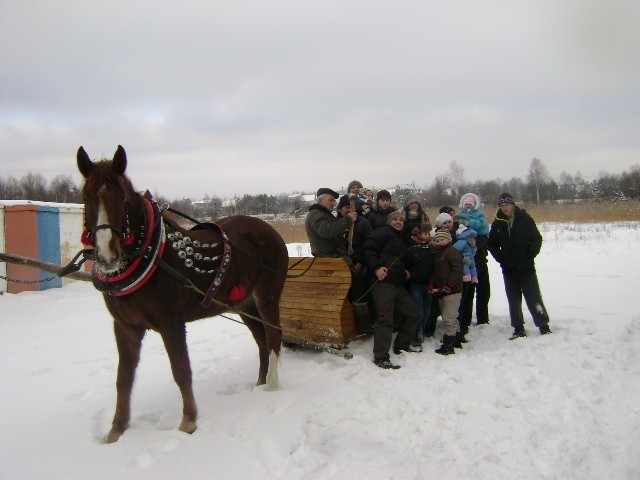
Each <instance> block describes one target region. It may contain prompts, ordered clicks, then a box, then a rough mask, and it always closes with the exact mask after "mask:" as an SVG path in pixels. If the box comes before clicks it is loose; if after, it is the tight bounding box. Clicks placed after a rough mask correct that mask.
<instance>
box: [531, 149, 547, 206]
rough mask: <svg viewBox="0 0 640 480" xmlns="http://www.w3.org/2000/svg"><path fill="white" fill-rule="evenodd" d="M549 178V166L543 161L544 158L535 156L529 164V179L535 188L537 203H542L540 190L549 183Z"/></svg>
mask: <svg viewBox="0 0 640 480" xmlns="http://www.w3.org/2000/svg"><path fill="white" fill-rule="evenodd" d="M549 179H550V177H549V171H548V170H547V167H545V165H544V163H542V160H540V159H538V158H535V157H534V158H533V160H531V164H530V165H529V174H528V175H527V181H528V182H529V185H531V186H532V187H533V188H534V189H535V192H536V203H540V190H541V188H542V186H543V185H544V184H546V183H549Z"/></svg>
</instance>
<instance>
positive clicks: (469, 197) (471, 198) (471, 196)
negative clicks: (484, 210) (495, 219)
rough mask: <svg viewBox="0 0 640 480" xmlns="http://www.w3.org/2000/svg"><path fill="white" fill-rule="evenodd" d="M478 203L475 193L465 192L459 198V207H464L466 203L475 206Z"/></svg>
mask: <svg viewBox="0 0 640 480" xmlns="http://www.w3.org/2000/svg"><path fill="white" fill-rule="evenodd" d="M478 203H479V202H478V196H477V195H476V194H475V193H465V194H464V195H463V196H462V198H461V199H460V208H464V206H465V205H467V204H469V205H472V206H474V207H477V206H478Z"/></svg>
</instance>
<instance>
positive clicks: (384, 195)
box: [376, 190, 391, 201]
mask: <svg viewBox="0 0 640 480" xmlns="http://www.w3.org/2000/svg"><path fill="white" fill-rule="evenodd" d="M381 198H387V199H388V200H389V201H391V194H390V193H389V190H380V191H379V192H378V194H377V195H376V201H378V200H380V199H381Z"/></svg>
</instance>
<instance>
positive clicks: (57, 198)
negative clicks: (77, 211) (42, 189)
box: [49, 175, 80, 203]
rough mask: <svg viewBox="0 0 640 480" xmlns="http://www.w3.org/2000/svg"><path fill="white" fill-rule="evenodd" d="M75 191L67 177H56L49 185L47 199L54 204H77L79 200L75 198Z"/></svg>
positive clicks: (73, 185)
mask: <svg viewBox="0 0 640 480" xmlns="http://www.w3.org/2000/svg"><path fill="white" fill-rule="evenodd" d="M77 191H78V189H77V188H76V186H75V184H74V183H73V180H72V179H71V177H70V176H69V175H56V176H55V177H54V178H53V180H51V184H50V185H49V198H50V199H51V200H52V201H54V202H62V203H68V202H77V201H79V200H80V199H78V198H76V195H75V192H77Z"/></svg>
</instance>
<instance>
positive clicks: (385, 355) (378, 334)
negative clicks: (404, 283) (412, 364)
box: [371, 282, 418, 360]
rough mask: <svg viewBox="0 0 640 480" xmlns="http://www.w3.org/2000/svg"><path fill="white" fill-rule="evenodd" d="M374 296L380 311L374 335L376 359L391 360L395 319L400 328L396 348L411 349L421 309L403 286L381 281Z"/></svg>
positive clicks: (372, 291)
mask: <svg viewBox="0 0 640 480" xmlns="http://www.w3.org/2000/svg"><path fill="white" fill-rule="evenodd" d="M371 293H372V295H373V301H374V302H375V305H376V312H377V316H376V324H375V327H374V334H373V358H374V359H375V360H388V359H389V349H390V348H391V340H392V338H393V323H394V322H393V319H394V317H395V318H396V319H397V326H398V335H396V341H395V345H396V347H398V348H408V347H409V345H410V344H411V341H412V340H413V338H414V336H415V334H416V329H417V328H418V307H417V306H416V303H415V302H414V301H413V298H411V295H409V292H407V290H406V289H405V288H404V287H398V286H396V285H393V284H391V283H385V282H379V283H377V284H376V285H375V286H374V287H373V289H372V290H371Z"/></svg>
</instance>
